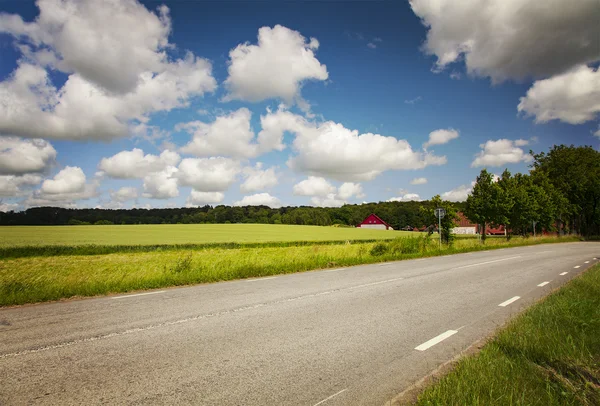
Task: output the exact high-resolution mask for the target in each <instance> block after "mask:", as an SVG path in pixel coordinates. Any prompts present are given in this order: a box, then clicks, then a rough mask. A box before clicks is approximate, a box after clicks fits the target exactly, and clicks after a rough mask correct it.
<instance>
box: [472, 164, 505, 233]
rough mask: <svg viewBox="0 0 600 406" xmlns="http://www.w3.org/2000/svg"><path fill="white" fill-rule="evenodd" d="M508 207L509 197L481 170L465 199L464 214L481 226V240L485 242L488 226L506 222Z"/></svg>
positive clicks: (490, 176)
mask: <svg viewBox="0 0 600 406" xmlns="http://www.w3.org/2000/svg"><path fill="white" fill-rule="evenodd" d="M510 205H511V198H510V195H509V194H508V193H507V192H506V191H505V190H503V189H502V188H501V187H500V185H498V183H497V182H495V181H494V177H493V175H492V174H491V173H490V172H488V171H487V170H486V169H482V170H481V172H480V174H479V176H477V180H476V182H475V186H473V191H472V192H471V194H470V195H469V197H468V198H467V201H466V204H465V211H464V213H465V216H467V218H468V219H470V220H471V221H473V222H475V223H476V224H480V225H481V226H482V231H481V238H482V240H484V241H485V238H486V232H485V229H486V226H487V225H488V224H490V225H496V226H499V225H502V224H506V223H507V222H508V217H507V214H508V213H509V211H510Z"/></svg>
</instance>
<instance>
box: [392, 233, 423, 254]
mask: <svg viewBox="0 0 600 406" xmlns="http://www.w3.org/2000/svg"><path fill="white" fill-rule="evenodd" d="M422 247H423V238H418V237H417V238H413V237H405V238H402V237H400V238H396V239H395V240H393V241H392V242H391V244H390V249H391V251H392V252H393V253H394V254H417V253H419V252H420V251H421V250H422Z"/></svg>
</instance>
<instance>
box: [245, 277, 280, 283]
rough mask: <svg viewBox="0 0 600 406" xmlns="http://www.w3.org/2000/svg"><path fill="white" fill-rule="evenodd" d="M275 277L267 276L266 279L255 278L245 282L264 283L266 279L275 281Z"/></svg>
mask: <svg viewBox="0 0 600 406" xmlns="http://www.w3.org/2000/svg"><path fill="white" fill-rule="evenodd" d="M275 278H277V277H276V276H269V277H268V278H257V279H246V282H258V281H266V280H267V279H275Z"/></svg>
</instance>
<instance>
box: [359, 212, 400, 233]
mask: <svg viewBox="0 0 600 406" xmlns="http://www.w3.org/2000/svg"><path fill="white" fill-rule="evenodd" d="M356 227H357V228H374V229H377V230H393V228H392V226H390V225H389V224H388V223H386V222H385V221H383V220H382V219H380V218H379V216H377V215H376V214H373V213H371V214H369V215H368V216H367V218H366V219H364V220H363V222H362V223H360V224H359V225H357V226H356Z"/></svg>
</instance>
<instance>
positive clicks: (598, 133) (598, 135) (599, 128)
mask: <svg viewBox="0 0 600 406" xmlns="http://www.w3.org/2000/svg"><path fill="white" fill-rule="evenodd" d="M594 135H595V136H596V137H600V125H599V126H598V129H597V130H596V132H595V133H594Z"/></svg>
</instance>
